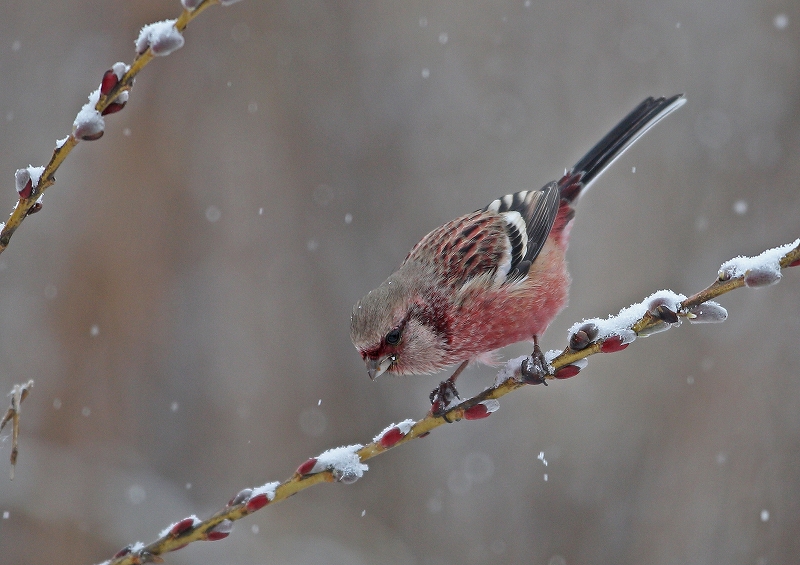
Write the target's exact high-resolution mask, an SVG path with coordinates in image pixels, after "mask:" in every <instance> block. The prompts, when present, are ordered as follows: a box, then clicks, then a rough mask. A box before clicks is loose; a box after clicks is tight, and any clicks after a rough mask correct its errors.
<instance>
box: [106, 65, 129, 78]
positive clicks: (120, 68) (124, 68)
mask: <svg viewBox="0 0 800 565" xmlns="http://www.w3.org/2000/svg"><path fill="white" fill-rule="evenodd" d="M111 70H112V71H114V74H115V75H117V80H119V79H121V78H122V76H123V75H124V74H125V73H127V72H128V71H129V70H131V66H130V65H127V64H125V63H123V62H121V61H117V62H116V63H114V64H113V65H112V66H111Z"/></svg>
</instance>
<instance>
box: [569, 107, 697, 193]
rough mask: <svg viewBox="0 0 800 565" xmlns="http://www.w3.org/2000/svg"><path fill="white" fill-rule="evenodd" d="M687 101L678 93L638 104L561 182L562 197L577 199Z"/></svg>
mask: <svg viewBox="0 0 800 565" xmlns="http://www.w3.org/2000/svg"><path fill="white" fill-rule="evenodd" d="M684 102H686V98H684V97H683V94H676V95H675V96H670V97H669V98H664V97H663V96H662V97H660V98H653V97H650V98H646V99H645V100H644V101H643V102H642V103H641V104H639V105H638V106H636V108H634V109H633V110H632V111H631V113H630V114H628V115H627V116H625V117H624V118H623V119H622V121H621V122H620V123H618V124H617V125H616V126H615V127H614V129H612V130H611V131H610V132H608V133H607V134H606V136H605V137H604V138H603V139H601V140H600V142H599V143H598V144H597V145H595V146H594V147H592V148H591V149H590V150H589V152H588V153H587V154H586V155H584V156H583V158H582V159H581V160H580V161H578V162H577V163H575V165H574V166H573V167H572V169H570V170H569V171H568V172H567V173H566V174H565V175H564V176H563V177H562V178H561V180H560V181H558V188H559V191H560V193H561V198H562V200H566V201H567V202H573V201H575V199H577V198H578V196H580V194H581V192H583V191H584V190H586V188H587V187H588V186H589V185H590V184H592V181H594V180H595V179H596V178H597V177H599V176H600V174H601V173H602V172H603V171H605V170H606V168H607V167H608V166H609V165H611V163H613V162H614V161H615V160H616V159H617V157H619V156H620V155H622V153H623V152H624V151H625V150H626V149H627V148H628V147H630V146H631V145H633V143H634V142H635V141H636V140H637V139H639V138H640V137H641V136H642V135H644V133H645V132H646V131H647V130H649V129H650V128H651V127H653V126H654V125H656V124H657V123H658V122H659V120H661V119H662V118H663V117H665V116H666V115H667V114H669V113H670V112H672V111H673V110H676V109H678V108H680V107H681V106H682V105H683V103H684Z"/></svg>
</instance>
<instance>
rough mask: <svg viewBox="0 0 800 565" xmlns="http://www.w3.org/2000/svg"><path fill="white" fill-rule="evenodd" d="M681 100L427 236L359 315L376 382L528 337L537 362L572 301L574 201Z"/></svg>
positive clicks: (630, 121)
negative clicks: (548, 333)
mask: <svg viewBox="0 0 800 565" xmlns="http://www.w3.org/2000/svg"><path fill="white" fill-rule="evenodd" d="M684 102H685V98H684V97H683V95H680V94H679V95H676V96H672V97H670V98H663V97H662V98H647V99H646V100H644V101H643V102H642V103H641V104H639V105H638V106H637V107H636V108H634V109H633V111H631V113H630V114H628V115H627V116H625V118H623V120H622V121H621V122H620V123H619V124H617V126H616V127H614V129H612V130H611V131H610V132H609V133H608V134H607V135H606V136H605V137H604V138H603V139H602V140H600V142H599V143H598V144H597V145H595V146H594V147H593V148H592V149H591V150H590V151H589V152H588V153H587V154H586V155H585V156H584V157H583V158H582V159H581V160H579V161H578V162H577V163H576V164H575V165H574V166H573V167H572V169H570V170H569V171H567V173H566V174H565V175H564V176H563V177H562V178H561V180H559V181H553V182H550V183H548V184H547V185H545V186H544V187H543V188H542V189H540V190H530V191H522V192H517V193H516V194H509V195H507V196H504V197H502V198H500V199H498V200H495V201H494V202H492V203H491V204H489V205H488V206H487V207H486V208H484V209H482V210H478V211H476V212H473V213H471V214H467V215H465V216H461V217H460V218H456V219H455V220H453V221H451V222H448V223H446V224H444V225H443V226H441V227H439V228H436V229H435V230H433V231H432V232H431V233H429V234H428V235H426V236H425V237H423V238H422V240H421V241H420V242H419V243H417V245H415V246H414V248H413V249H412V250H411V252H410V253H409V254H408V256H407V257H406V259H405V261H403V264H402V265H401V266H400V268H399V269H398V270H397V271H395V272H394V273H393V274H392V275H391V276H389V278H388V279H386V280H385V281H384V282H383V283H382V284H381V285H380V286H379V287H378V288H376V289H375V290H373V291H372V292H370V293H369V294H367V295H366V296H365V297H364V298H362V299H361V300H360V301H359V302H358V303H357V304H356V305H355V306H354V308H353V315H352V317H351V319H350V337H351V338H352V340H353V344H354V345H355V346H356V349H358V351H359V353H361V357H362V358H363V359H364V361H365V363H366V364H367V372H368V373H369V376H370V378H372V379H374V378H375V377H377V376H378V375H381V374H382V373H394V374H397V375H405V374H419V373H433V372H435V371H438V370H440V369H442V368H444V367H447V366H448V365H452V364H455V363H462V366H463V365H464V364H466V362H469V361H473V360H478V361H487V360H489V359H490V354H491V352H492V351H494V350H496V349H499V348H501V347H504V346H506V345H509V344H512V343H516V342H518V341H523V340H529V341H533V342H534V344H535V351H534V353H535V354H538V356H539V358H540V359H541V352H540V351H539V349H538V336H540V335H541V334H542V333H544V331H545V330H546V329H547V326H548V325H549V324H550V322H552V321H553V319H554V318H555V317H556V315H557V314H558V313H559V312H560V311H561V310H562V309H563V308H564V306H566V304H567V294H568V290H569V284H570V277H569V273H568V272H567V265H566V261H565V258H564V254H565V252H566V250H567V243H568V240H569V232H570V227H571V225H572V219H573V217H574V215H575V208H574V205H575V202H576V200H577V199H578V197H579V196H580V195H581V193H582V192H583V191H584V190H585V189H586V188H587V187H588V186H589V185H590V184H591V183H592V182H593V181H594V180H595V179H596V178H597V177H598V176H599V175H600V173H602V172H603V171H604V170H605V169H606V167H608V166H609V165H611V163H612V162H614V160H615V159H616V158H617V157H619V156H620V155H621V154H622V152H623V151H625V150H626V149H627V148H628V147H630V146H631V144H633V142H634V141H636V140H637V139H638V138H639V137H640V136H641V135H643V134H644V133H645V132H646V131H647V130H648V129H649V128H650V127H652V126H653V125H655V124H656V123H657V122H658V121H659V120H660V119H662V118H663V117H664V116H666V115H667V114H669V113H670V112H672V111H673V110H675V109H676V108H678V107H680V106H681V105H682V104H683V103H684ZM540 363H541V361H540ZM545 367H546V365H545ZM540 368H541V366H540ZM523 373H525V370H523ZM454 380H455V375H454V376H453V377H451V379H450V381H454ZM533 382H536V381H535V379H534V381H533ZM538 382H541V381H538ZM451 384H452V382H451Z"/></svg>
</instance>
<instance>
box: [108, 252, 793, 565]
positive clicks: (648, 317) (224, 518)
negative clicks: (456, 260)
mask: <svg viewBox="0 0 800 565" xmlns="http://www.w3.org/2000/svg"><path fill="white" fill-rule="evenodd" d="M798 265H800V239H797V240H795V241H794V242H792V243H789V244H786V245H782V246H780V247H776V248H773V249H769V250H767V251H765V252H764V253H761V254H760V255H758V256H756V257H738V258H736V259H732V260H730V261H726V262H725V263H723V264H722V266H721V267H720V269H719V271H718V274H717V279H716V280H715V281H714V283H713V284H711V285H710V286H708V287H707V288H705V289H704V290H702V291H700V292H698V293H696V294H694V295H692V296H690V297H688V298H687V297H686V296H684V295H682V294H677V293H675V292H672V291H669V290H662V291H659V292H656V293H653V294H651V295H650V296H648V297H647V298H645V299H644V300H642V301H641V302H639V303H637V304H634V305H632V306H629V307H627V308H623V309H622V310H621V311H620V312H619V314H616V315H614V316H609V317H608V318H605V319H599V318H593V319H590V320H583V321H582V322H578V323H576V324H574V325H573V326H572V327H571V328H570V330H569V345H567V346H566V347H565V348H564V350H563V351H561V352H557V351H549V352H547V354H546V357H547V360H548V362H549V364H550V367H549V374H548V375H547V376H546V377H545V378H547V379H558V380H562V379H566V378H569V377H573V376H575V375H577V374H578V372H580V371H581V370H582V369H583V368H584V367H586V364H587V357H589V356H590V355H594V354H595V353H612V352H615V351H621V350H623V349H625V348H626V347H628V346H629V345H630V344H631V343H633V342H634V341H635V340H636V338H637V337H644V336H648V335H652V334H655V333H659V332H662V331H665V330H668V329H670V328H673V327H677V326H679V325H680V324H681V321H682V320H684V319H685V320H688V321H689V322H691V323H713V322H722V321H724V320H725V319H726V318H727V312H726V310H725V309H724V308H723V307H722V306H721V305H719V304H717V303H716V302H714V301H712V299H714V298H717V297H719V296H721V295H723V294H725V293H727V292H730V291H731V290H733V289H735V288H739V287H742V286H749V287H758V286H766V285H768V284H775V283H777V282H778V281H779V280H780V278H781V270H782V269H785V268H788V267H796V266H798ZM525 359H526V357H519V358H517V359H512V360H510V361H508V362H507V363H506V364H505V365H504V366H503V367H502V368H501V369H500V371H499V372H498V374H497V377H496V378H495V382H494V385H493V386H491V387H489V388H487V389H486V390H484V391H483V392H481V393H479V394H477V395H475V396H473V397H472V398H468V399H466V400H463V401H460V402H455V403H453V404H452V405H451V406H449V407H448V408H447V410H446V411H445V412H444V413H442V414H439V415H434V414H433V413H432V412H431V411H429V412H428V414H427V415H426V416H424V417H423V418H421V419H420V420H416V421H415V420H410V419H409V420H403V421H402V422H400V423H398V424H390V425H389V426H387V427H386V428H384V429H383V430H382V431H381V432H380V433H379V434H378V435H376V436H375V437H374V438H373V440H372V441H371V442H370V443H368V444H367V445H360V444H356V445H350V446H346V447H338V448H334V449H329V450H327V451H325V452H323V453H321V454H319V455H317V456H316V457H311V458H310V459H308V460H306V461H304V462H303V463H301V464H300V465H299V466H298V467H297V470H296V471H295V472H294V474H293V475H292V476H291V477H290V478H288V479H286V480H285V481H283V482H281V483H279V482H269V483H267V484H265V485H262V486H260V487H256V488H245V489H243V490H241V491H240V492H239V493H238V494H236V496H234V497H233V498H232V499H231V500H230V501H229V502H228V504H227V505H226V506H225V508H223V509H221V510H220V511H218V512H216V513H215V514H214V515H212V516H211V517H209V518H207V519H205V520H200V519H198V518H197V517H196V516H189V517H187V518H184V519H182V520H179V521H178V522H176V523H174V524H172V525H171V526H169V527H167V528H165V529H164V530H162V532H161V534H160V536H159V539H157V540H156V541H154V542H152V543H150V544H148V545H144V544H143V543H141V542H136V543H135V544H132V545H129V546H127V547H125V548H123V549H122V550H120V551H119V552H118V553H117V554H116V555H115V556H114V557H113V558H112V559H111V560H109V561H106V562H105V563H104V565H135V564H139V563H147V562H155V561H159V560H160V558H159V556H160V555H162V554H164V553H166V552H170V551H175V550H177V549H180V548H182V547H184V546H186V545H187V544H189V543H191V542H194V541H201V540H205V541H215V540H220V539H224V538H226V537H228V535H230V533H231V531H232V528H233V522H235V521H236V520H239V519H241V518H244V517H245V516H247V515H249V514H252V513H253V512H256V511H258V510H260V509H262V508H264V507H265V506H267V505H269V504H275V503H277V502H280V501H282V500H285V499H287V498H289V497H290V496H292V495H294V494H296V493H298V492H300V491H302V490H305V489H307V488H309V487H311V486H313V485H316V484H318V483H323V482H328V483H330V482H341V483H345V484H350V483H353V482H355V481H356V480H358V479H359V478H361V477H362V476H363V474H364V472H365V471H367V470H368V467H367V465H366V464H365V462H366V461H367V460H369V459H372V458H373V457H376V456H378V455H380V454H381V453H384V452H386V451H388V450H390V449H393V448H395V447H397V446H399V445H402V444H404V443H407V442H409V441H411V440H414V439H418V438H422V437H425V436H427V435H428V434H430V433H431V432H432V431H433V430H434V429H436V428H438V427H439V426H441V425H443V424H446V423H453V422H457V421H461V420H480V419H483V418H486V417H488V416H490V415H491V414H492V413H493V412H495V411H496V410H497V409H498V408H499V407H500V403H499V401H498V399H499V398H501V397H503V396H505V395H506V394H508V393H510V392H512V391H514V390H516V389H518V388H522V387H524V386H526V385H525V384H524V383H523V382H522V381H521V378H520V377H521V370H520V369H521V366H522V362H523V361H524V360H525ZM458 400H460V399H458Z"/></svg>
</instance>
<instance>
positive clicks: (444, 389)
mask: <svg viewBox="0 0 800 565" xmlns="http://www.w3.org/2000/svg"><path fill="white" fill-rule="evenodd" d="M468 363H469V361H464V362H463V363H461V365H459V366H458V369H456V370H455V372H454V373H453V374H452V375H450V378H449V379H447V380H446V381H442V382H440V383H439V386H438V387H436V390H434V391H433V392H431V394H430V397H429V398H430V400H431V414H433V415H434V416H441V415H442V414H444V413H445V412H447V409H448V408H450V405H451V404H452V403H453V402H454V401H455V400H456V399H458V400H461V396H459V394H458V391H457V390H456V379H457V378H458V375H460V374H461V371H463V370H464V369H465V368H466V367H467V364H468ZM448 421H449V420H448Z"/></svg>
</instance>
